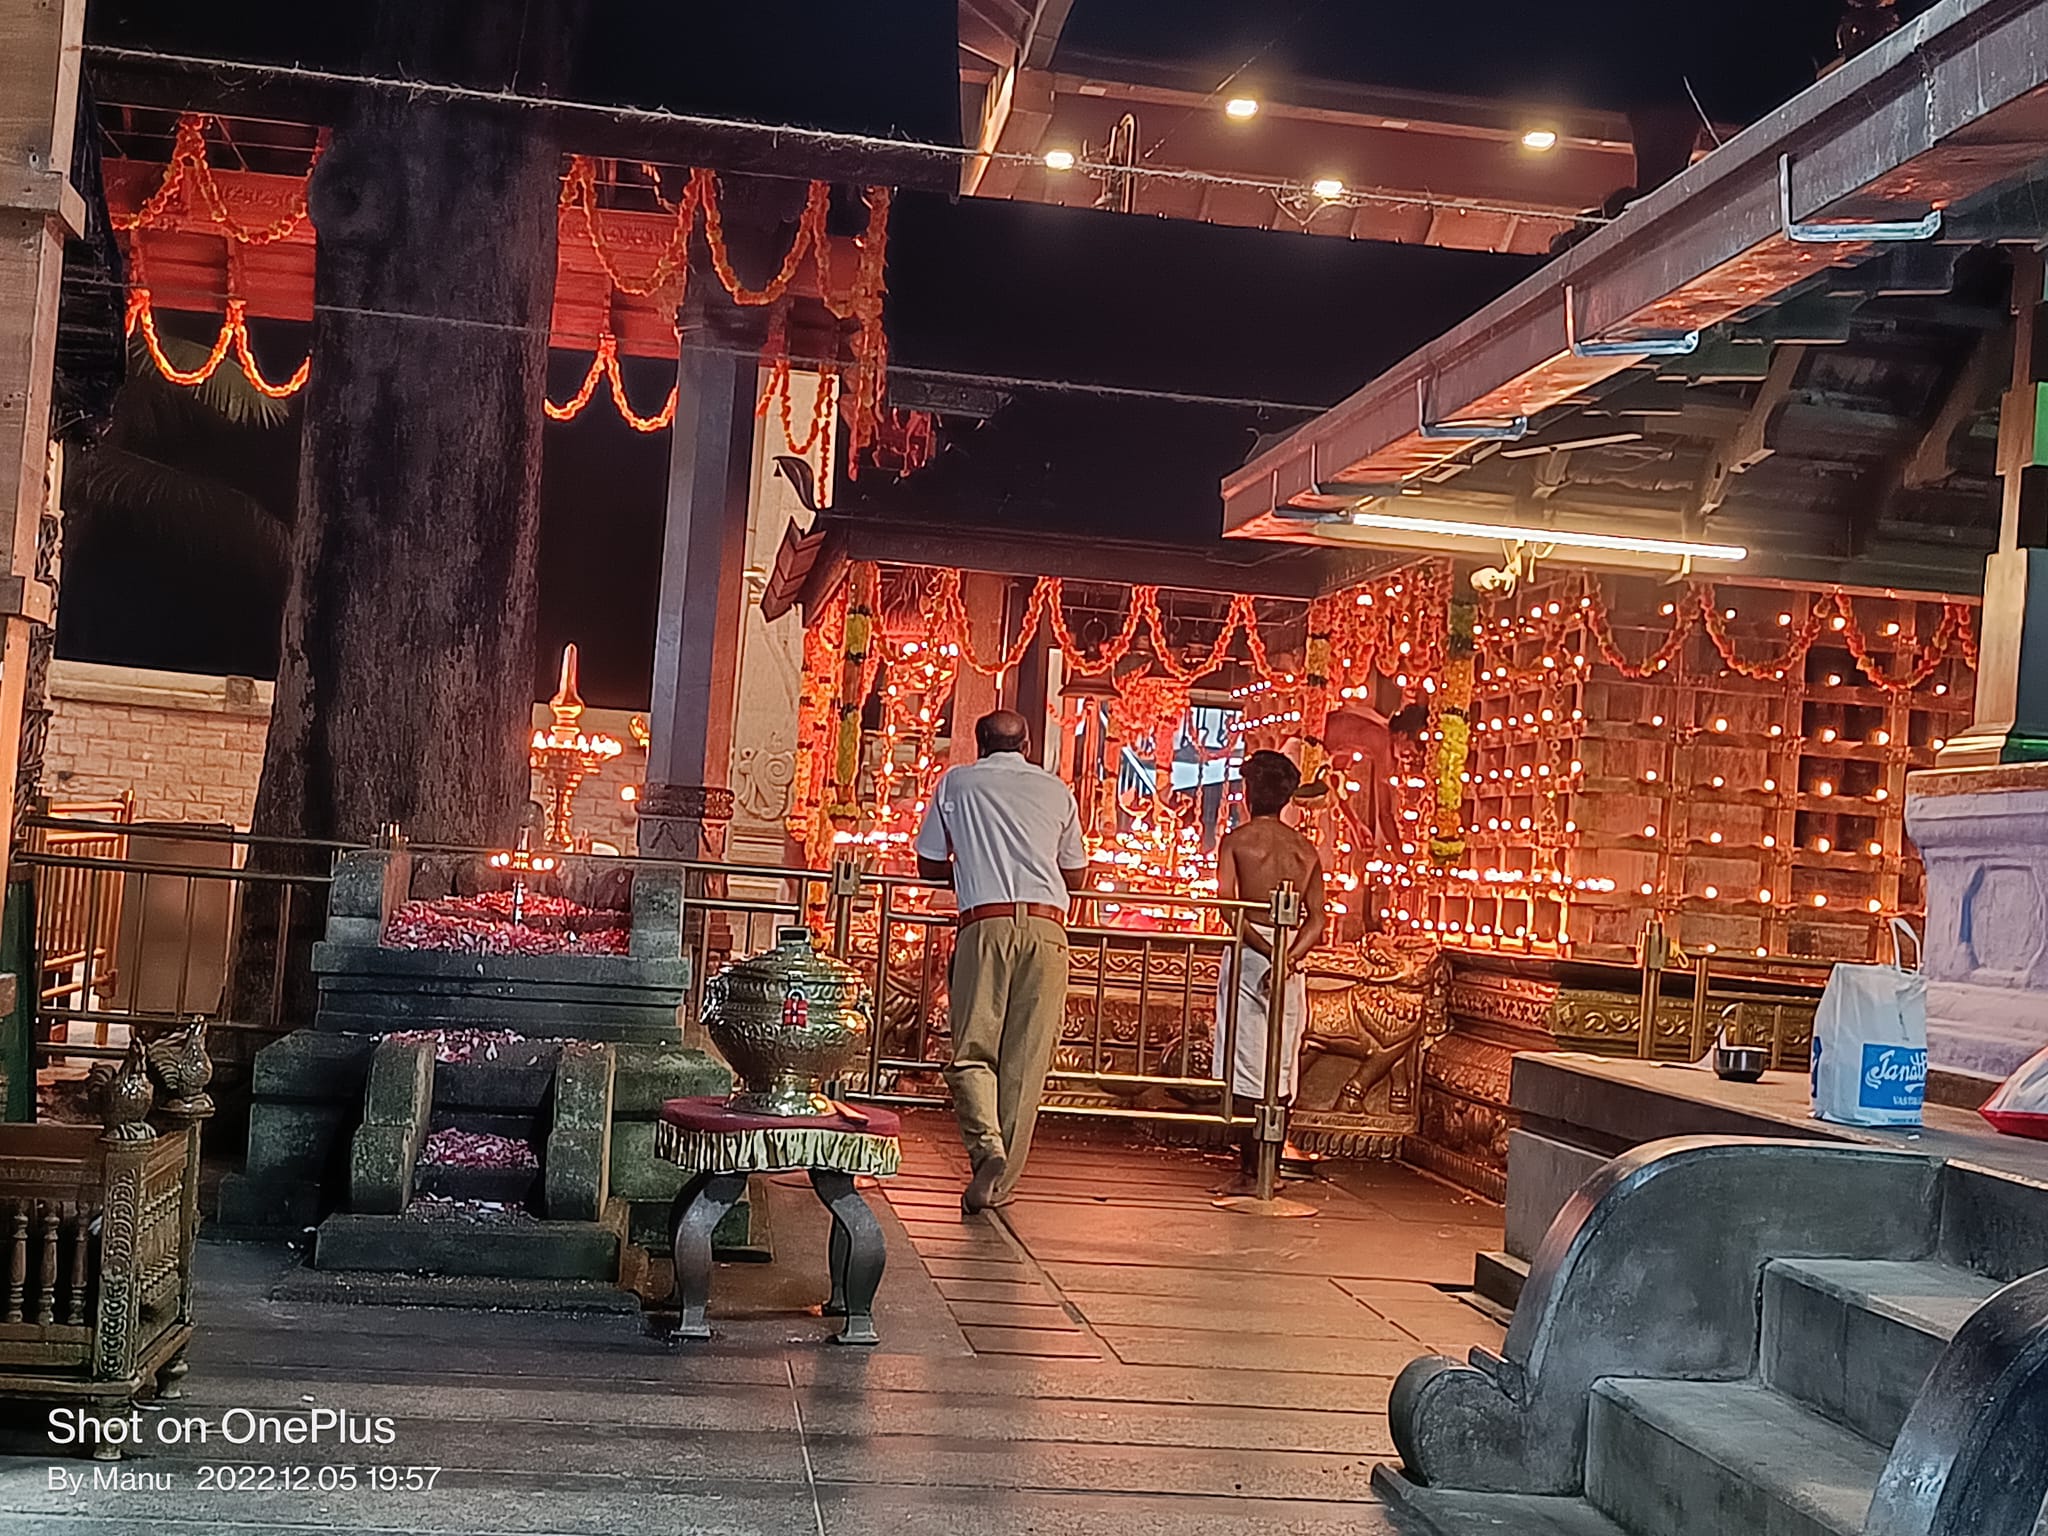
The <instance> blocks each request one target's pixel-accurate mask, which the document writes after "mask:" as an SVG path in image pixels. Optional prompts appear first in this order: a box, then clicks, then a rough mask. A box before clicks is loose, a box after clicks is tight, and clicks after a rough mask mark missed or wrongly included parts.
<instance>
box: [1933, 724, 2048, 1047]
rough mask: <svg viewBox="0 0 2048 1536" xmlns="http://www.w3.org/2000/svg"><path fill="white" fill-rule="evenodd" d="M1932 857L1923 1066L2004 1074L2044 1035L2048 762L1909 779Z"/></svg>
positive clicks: (2045, 1039)
mask: <svg viewBox="0 0 2048 1536" xmlns="http://www.w3.org/2000/svg"><path fill="white" fill-rule="evenodd" d="M1906 831H1907V834H1908V835H1909V836H1910V837H1911V838H1912V839H1913V842H1914V845H1915V846H1916V847H1918V848H1919V850H1920V857H1921V859H1922V861H1923V862H1924V863H1925V864H1926V866H1927V932H1926V948H1927V953H1926V957H1925V961H1924V966H1925V969H1926V972H1927V982H1928V986H1927V1064H1928V1066H1929V1067H1930V1068H1933V1069H1935V1070H1939V1071H1949V1072H1970V1073H1977V1074H1981V1075H1984V1076H1988V1077H1993V1078H1998V1077H2004V1076H2005V1075H2006V1074H2007V1073H2009V1072H2011V1071H2012V1069H2013V1068H2014V1067H2017V1066H2018V1065H2019V1064H2020V1063H2021V1062H2023V1061H2025V1060H2026V1059H2027V1058H2028V1057H2029V1056H2031V1055H2033V1054H2034V1052H2036V1051H2037V1050H2039V1049H2041V1047H2042V1046H2044V1045H2048V763H2016V764H2009V765H2005V766H1997V767H1984V768H1954V769H1951V768H1940V769H1936V770H1934V771H1932V772H1929V773H1916V774H1913V775H1912V776H1910V777H1909V778H1908V779H1907V780H1906Z"/></svg>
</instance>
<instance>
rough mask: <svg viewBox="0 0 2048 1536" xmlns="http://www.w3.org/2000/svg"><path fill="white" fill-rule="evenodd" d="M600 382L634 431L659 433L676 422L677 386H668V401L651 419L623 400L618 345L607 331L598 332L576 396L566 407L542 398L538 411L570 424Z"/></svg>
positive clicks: (552, 419)
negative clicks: (604, 384) (603, 384)
mask: <svg viewBox="0 0 2048 1536" xmlns="http://www.w3.org/2000/svg"><path fill="white" fill-rule="evenodd" d="M599 379H603V380H604V381H605V383H606V384H607V385H608V386H609V387H610V389H611V395H612V405H613V407H614V408H615V409H616V410H617V411H618V413H619V417H620V419H621V420H622V421H624V422H625V423H626V425H627V426H629V427H631V428H632V429H633V430H634V431H635V432H659V431H661V430H662V429H663V428H664V427H667V426H668V425H670V424H671V423H672V422H674V420H675V419H676V386H675V385H673V384H671V385H669V387H668V399H667V400H665V401H663V402H662V407H661V409H660V410H659V411H657V412H655V413H654V414H653V415H652V416H642V415H641V414H640V413H639V412H638V411H636V410H634V409H633V407H632V404H631V402H629V401H628V400H627V399H626V381H625V378H624V376H623V375H622V374H621V373H620V370H619V343H618V339H617V338H616V337H614V336H613V335H612V333H611V332H610V331H601V332H599V333H598V337H597V350H596V351H595V352H593V353H592V354H591V357H590V369H589V371H588V372H586V373H585V374H584V375H583V382H582V384H581V385H579V386H578V387H577V390H576V393H575V394H573V395H571V396H570V397H569V401H568V403H567V404H566V405H557V404H555V402H554V401H552V400H548V399H543V400H542V401H541V403H540V408H541V409H542V410H543V411H545V412H546V413H547V417H548V420H550V421H573V420H575V419H576V417H578V416H579V415H581V414H582V412H583V408H584V407H585V406H586V405H588V404H590V397H591V396H592V395H593V394H595V393H596V391H597V381H598V380H599Z"/></svg>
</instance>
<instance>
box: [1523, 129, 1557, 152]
mask: <svg viewBox="0 0 2048 1536" xmlns="http://www.w3.org/2000/svg"><path fill="white" fill-rule="evenodd" d="M1522 148H1524V149H1538V150H1541V149H1555V148H1557V135H1556V133H1554V132H1552V131H1551V130H1550V129H1548V128H1531V129H1530V130H1529V131H1528V132H1527V133H1525V134H1523V135H1522Z"/></svg>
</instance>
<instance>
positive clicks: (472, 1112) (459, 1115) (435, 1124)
mask: <svg viewBox="0 0 2048 1536" xmlns="http://www.w3.org/2000/svg"><path fill="white" fill-rule="evenodd" d="M427 1129H428V1130H430V1131H450V1130H453V1131H481V1132H484V1133H485V1134H487V1135H491V1136H510V1137H511V1138H512V1139H513V1140H515V1141H526V1142H533V1143H535V1144H536V1145H537V1144H538V1143H539V1140H540V1138H541V1137H543V1136H545V1135H546V1134H547V1129H548V1128H547V1127H546V1126H545V1125H544V1124H542V1123H541V1121H540V1119H539V1117H538V1116H536V1115H532V1114H526V1113H518V1112H514V1113H511V1114H498V1113H495V1112H493V1111H491V1110H487V1109H444V1108H442V1107H441V1106H440V1105H438V1104H437V1105H435V1106H434V1110H433V1113H432V1114H431V1115H429V1116H428V1117H427Z"/></svg>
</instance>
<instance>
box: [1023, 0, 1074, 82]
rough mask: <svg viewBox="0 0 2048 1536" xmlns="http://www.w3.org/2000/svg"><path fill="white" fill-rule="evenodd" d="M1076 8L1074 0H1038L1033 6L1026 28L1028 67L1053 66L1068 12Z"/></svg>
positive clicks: (1025, 52) (1024, 51)
mask: <svg viewBox="0 0 2048 1536" xmlns="http://www.w3.org/2000/svg"><path fill="white" fill-rule="evenodd" d="M1073 8H1074V0H1038V3H1037V4H1036V5H1035V6H1033V7H1032V12H1031V21H1030V24H1029V25H1028V26H1026V27H1025V28H1024V46H1023V50H1022V52H1023V59H1024V67H1025V68H1027V69H1050V68H1052V56H1053V52H1054V50H1056V49H1057V48H1058V47H1059V44H1060V30H1061V29H1062V28H1063V27H1065V26H1066V24H1067V13H1068V12H1069V11H1071V10H1073Z"/></svg>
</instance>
